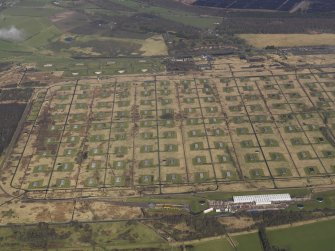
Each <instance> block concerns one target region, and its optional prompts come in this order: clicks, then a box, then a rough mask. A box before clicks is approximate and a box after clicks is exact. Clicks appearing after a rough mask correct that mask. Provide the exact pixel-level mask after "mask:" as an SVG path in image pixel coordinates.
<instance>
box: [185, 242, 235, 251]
mask: <svg viewBox="0 0 335 251" xmlns="http://www.w3.org/2000/svg"><path fill="white" fill-rule="evenodd" d="M186 250H189V251H209V250H210V251H234V249H233V247H232V246H231V245H230V244H229V242H228V241H227V240H226V239H219V240H212V241H204V242H201V243H198V244H193V248H187V249H186Z"/></svg>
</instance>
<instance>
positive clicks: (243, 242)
mask: <svg viewBox="0 0 335 251" xmlns="http://www.w3.org/2000/svg"><path fill="white" fill-rule="evenodd" d="M233 240H234V241H235V244H236V246H237V250H238V251H261V250H263V249H262V246H261V242H260V240H259V238H258V234H257V233H252V234H245V235H239V236H235V237H233Z"/></svg>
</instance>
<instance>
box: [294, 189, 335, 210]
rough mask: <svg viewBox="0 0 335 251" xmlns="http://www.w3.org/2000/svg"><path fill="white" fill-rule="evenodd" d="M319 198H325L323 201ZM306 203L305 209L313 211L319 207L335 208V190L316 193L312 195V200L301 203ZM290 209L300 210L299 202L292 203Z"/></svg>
mask: <svg viewBox="0 0 335 251" xmlns="http://www.w3.org/2000/svg"><path fill="white" fill-rule="evenodd" d="M317 198H323V202H318V201H317V200H316V199H317ZM300 204H303V205H304V209H303V210H304V211H312V210H317V209H325V208H330V209H335V191H327V192H321V193H315V194H313V195H312V198H311V200H309V201H305V202H303V203H300ZM288 210H293V211H300V209H298V208H297V204H293V205H291V206H290V207H289V208H288Z"/></svg>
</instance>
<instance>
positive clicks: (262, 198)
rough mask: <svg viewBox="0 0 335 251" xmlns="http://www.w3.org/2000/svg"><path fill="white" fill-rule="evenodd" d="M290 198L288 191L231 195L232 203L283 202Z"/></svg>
mask: <svg viewBox="0 0 335 251" xmlns="http://www.w3.org/2000/svg"><path fill="white" fill-rule="evenodd" d="M291 200H292V199H291V196H290V194H288V193H285V194H261V195H245V196H233V201H234V204H240V203H256V205H269V204H271V203H272V202H285V201H291Z"/></svg>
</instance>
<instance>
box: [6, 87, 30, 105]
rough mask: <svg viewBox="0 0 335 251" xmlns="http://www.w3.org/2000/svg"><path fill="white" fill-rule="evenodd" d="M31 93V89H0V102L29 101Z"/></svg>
mask: <svg viewBox="0 0 335 251" xmlns="http://www.w3.org/2000/svg"><path fill="white" fill-rule="evenodd" d="M32 93H33V89H32V88H25V89H16V88H13V89H5V90H1V89H0V101H23V102H27V101H29V99H30V97H31V94H32Z"/></svg>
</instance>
